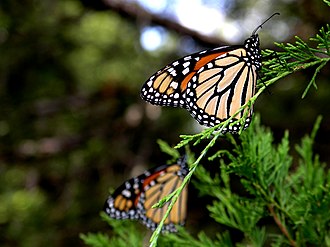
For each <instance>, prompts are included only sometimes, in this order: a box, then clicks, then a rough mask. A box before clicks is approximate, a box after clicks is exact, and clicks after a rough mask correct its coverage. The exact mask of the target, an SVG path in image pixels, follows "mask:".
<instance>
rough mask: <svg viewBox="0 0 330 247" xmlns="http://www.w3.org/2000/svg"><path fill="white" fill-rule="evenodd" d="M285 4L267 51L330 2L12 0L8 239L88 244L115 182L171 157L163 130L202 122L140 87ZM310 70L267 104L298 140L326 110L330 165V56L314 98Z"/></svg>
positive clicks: (319, 142) (325, 17) (2, 53)
mask: <svg viewBox="0 0 330 247" xmlns="http://www.w3.org/2000/svg"><path fill="white" fill-rule="evenodd" d="M274 12H280V13H281V15H280V16H276V17H274V18H273V19H272V20H271V21H269V22H268V23H267V24H266V25H264V26H263V28H262V29H261V30H260V31H259V35H260V38H261V42H262V44H261V48H269V49H276V47H275V46H274V44H273V42H294V36H295V35H297V36H299V37H301V38H302V39H305V40H307V39H308V38H309V37H312V36H314V35H315V34H316V33H317V32H318V30H319V29H320V28H321V27H322V26H325V25H326V23H329V21H330V18H329V7H327V5H326V4H325V3H323V2H322V1H321V0H312V1H310V0H276V1H270V0H267V1H265V0H253V1H252V0H245V1H240V0H224V1H219V0H167V1H166V0H159V1H154V0H125V1H120V0H117V1H111V0H107V1H106V0H104V1H101V0H95V1H93V0H80V1H79V0H62V1H60V0H58V1H53V0H25V1H18V0H1V3H0V138H1V141H0V245H1V246H46V245H47V246H49V247H51V246H82V245H83V243H82V241H81V240H80V239H79V237H78V235H79V233H87V232H89V231H91V232H97V231H107V230H108V227H107V225H106V224H105V223H104V222H102V221H101V219H100V217H99V212H100V211H101V210H102V207H103V203H104V201H105V199H106V197H107V196H108V193H109V188H110V187H112V188H115V187H116V186H118V185H120V184H121V183H122V182H123V181H124V180H125V179H127V178H129V177H131V176H134V175H137V174H139V173H141V172H142V171H143V170H144V169H147V168H150V167H152V166H153V165H160V164H163V163H165V162H166V160H167V159H168V158H169V157H168V156H167V155H165V154H163V153H161V151H160V150H159V147H158V145H157V143H156V140H157V139H163V140H165V141H166V142H168V143H169V144H170V145H175V144H176V143H178V142H179V141H180V138H179V135H180V134H193V133H196V132H199V131H201V130H202V128H201V127H200V126H199V125H198V124H197V123H196V122H195V121H194V120H193V119H192V118H191V117H190V116H189V114H188V113H187V112H186V111H185V110H182V109H168V108H159V107H154V106H151V105H148V104H146V103H145V102H143V101H142V100H141V99H140V97H139V91H140V88H141V85H142V84H143V83H144V82H145V81H146V79H147V78H148V77H149V76H150V75H152V74H153V73H154V72H155V71H157V70H158V69H159V68H161V67H163V66H165V65H166V64H167V63H169V62H171V61H173V60H174V59H176V58H179V57H181V56H184V55H186V54H188V53H193V52H197V51H199V50H202V49H206V48H213V47H216V46H219V45H224V44H240V43H242V42H243V41H244V40H245V39H246V38H247V37H249V36H250V35H251V32H252V31H253V30H254V29H255V28H256V27H257V26H258V25H259V24H260V23H261V22H262V21H263V20H265V19H266V18H267V17H268V16H270V15H271V14H272V13H274ZM310 44H311V45H313V43H312V42H310ZM312 75H313V69H308V70H305V71H302V72H299V73H296V74H293V75H291V76H289V77H287V78H285V79H283V80H281V81H279V82H278V83H276V84H275V85H272V86H271V87H269V90H268V91H269V93H265V94H263V95H262V96H261V97H260V98H259V99H258V101H257V103H256V105H255V111H256V112H259V113H260V115H261V120H262V123H263V124H265V125H267V126H269V127H270V128H271V129H272V130H273V131H274V134H275V137H276V138H278V139H279V138H281V137H282V135H283V132H284V131H285V130H289V131H290V140H291V141H292V143H295V142H297V141H298V140H299V139H300V138H301V137H302V136H304V135H305V134H306V133H309V132H310V130H311V128H312V126H313V123H314V121H315V119H316V117H317V116H318V115H323V117H324V118H323V121H322V125H321V129H320V131H319V134H318V136H317V138H316V143H315V151H316V152H317V153H319V154H320V159H321V160H322V161H324V162H326V163H328V162H329V161H330V158H329V156H328V154H329V152H330V146H329V136H330V129H329V125H330V114H329V110H330V85H329V78H330V69H329V66H326V67H324V68H323V70H322V71H321V73H320V74H319V76H318V78H317V85H318V89H317V90H315V89H314V88H312V89H311V90H310V92H309V93H308V95H307V97H306V98H305V99H303V100H302V99H301V95H302V93H303V91H304V89H305V87H306V86H307V84H308V82H309V80H310V79H311V77H312ZM276 138H275V140H278V139H276ZM197 150H198V149H197ZM292 152H293V153H294V147H293V148H292ZM192 191H194V190H192ZM196 198H197V196H196V195H194V193H193V192H192V193H190V199H189V200H190V202H192V204H194V203H195V202H196ZM200 208H202V209H199V210H196V207H195V208H194V207H193V209H192V210H191V217H192V218H193V219H194V218H198V215H197V216H196V214H198V212H200V211H205V205H204V206H200ZM203 208H204V209H203ZM192 225H193V224H192ZM187 227H188V228H189V227H193V226H189V225H188V226H187ZM195 227H196V225H195Z"/></svg>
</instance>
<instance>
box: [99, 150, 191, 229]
mask: <svg viewBox="0 0 330 247" xmlns="http://www.w3.org/2000/svg"><path fill="white" fill-rule="evenodd" d="M188 171H189V169H188V166H187V164H186V157H185V156H184V157H182V158H180V159H179V160H178V161H177V162H176V163H175V164H172V165H161V166H158V167H155V168H152V169H150V170H147V171H145V172H144V173H143V174H141V175H139V176H137V177H134V178H131V179H129V180H127V181H126V182H124V183H123V184H122V185H121V186H119V187H118V188H117V189H116V190H115V192H114V193H113V194H112V195H111V196H109V197H108V199H107V201H106V202H105V205H104V211H105V212H106V213H107V214H108V215H109V216H110V217H111V218H114V219H136V220H140V221H141V222H142V223H143V224H144V225H146V226H147V227H148V228H150V229H151V230H155V229H156V228H157V226H158V224H159V222H160V221H161V220H162V218H163V216H164V214H165V212H166V211H167V208H168V205H169V204H168V203H166V204H165V205H164V206H163V207H162V208H151V207H152V206H153V205H154V204H155V203H157V202H158V201H159V200H160V199H162V198H164V197H165V196H166V195H169V194H170V193H172V192H173V191H174V190H176V189H177V188H178V187H179V186H180V185H181V184H182V181H183V178H184V177H185V176H186V175H187V173H188ZM186 213H187V188H186V187H185V188H184V189H183V191H182V193H181V194H180V196H179V198H178V200H177V201H176V202H175V204H174V206H173V208H172V210H171V212H170V214H169V216H168V217H167V219H166V221H165V223H164V225H163V228H162V231H169V232H175V231H176V228H175V225H177V224H178V225H183V224H184V222H185V219H186Z"/></svg>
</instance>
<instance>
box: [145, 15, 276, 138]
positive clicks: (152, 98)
mask: <svg viewBox="0 0 330 247" xmlns="http://www.w3.org/2000/svg"><path fill="white" fill-rule="evenodd" d="M278 14H279V13H274V14H273V15H272V16H270V17H269V18H268V19H267V20H265V21H264V22H263V23H262V24H261V25H259V26H258V27H257V28H256V29H255V30H254V31H253V32H252V35H251V37H249V38H248V39H246V40H245V42H244V44H243V45H233V46H221V47H217V48H215V49H211V50H206V51H201V52H198V53H194V54H191V55H188V56H185V57H183V58H181V59H179V60H176V61H174V62H172V63H171V64H169V65H167V66H165V67H164V68H162V69H160V70H159V71H157V72H156V73H155V74H154V75H152V76H151V77H150V78H149V79H148V80H147V81H146V82H145V84H144V85H143V87H142V89H141V97H142V99H144V100H145V101H147V102H149V103H151V104H154V105H160V106H171V107H181V108H185V109H186V110H188V112H189V113H190V114H191V115H192V116H193V118H195V119H196V120H197V121H198V122H199V123H200V124H201V125H205V126H207V127H213V126H215V125H217V124H220V123H223V122H224V121H226V120H228V119H229V118H230V117H232V116H234V114H236V113H237V112H238V111H239V109H240V108H241V107H242V106H243V105H244V104H246V103H247V102H248V101H249V99H250V98H251V97H253V95H254V94H255V90H256V83H257V78H258V71H259V70H260V69H261V52H260V48H259V45H260V42H259V36H258V34H257V31H258V30H259V29H260V28H261V27H262V25H263V24H265V23H266V22H267V21H268V20H269V19H270V18H272V17H273V16H274V15H278ZM246 111H248V112H246ZM252 112H253V109H252V107H251V108H250V109H249V110H248V109H245V110H244V111H241V112H239V113H238V114H237V115H235V117H234V118H232V119H231V122H234V121H236V120H238V119H241V118H242V117H243V116H244V115H247V118H246V120H245V123H244V126H243V128H247V127H248V126H249V124H250V122H251V117H252ZM240 128H241V125H240V124H239V123H238V124H234V125H229V126H228V127H227V128H223V129H222V133H226V132H229V133H237V132H238V131H239V130H240Z"/></svg>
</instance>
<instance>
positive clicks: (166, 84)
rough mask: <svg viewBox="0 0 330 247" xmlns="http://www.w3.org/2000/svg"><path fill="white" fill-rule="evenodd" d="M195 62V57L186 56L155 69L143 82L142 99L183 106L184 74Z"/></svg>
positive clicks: (166, 104)
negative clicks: (157, 69)
mask: <svg viewBox="0 0 330 247" xmlns="http://www.w3.org/2000/svg"><path fill="white" fill-rule="evenodd" d="M195 63H196V57H194V56H193V55H192V56H186V57H183V58H181V59H179V60H176V61H174V62H172V63H171V64H169V65H167V66H166V67H164V68H162V69H160V70H159V71H157V72H156V73H155V74H154V75H152V76H151V77H150V78H149V79H148V80H147V81H146V82H145V83H144V85H143V87H142V89H141V97H142V99H144V100H145V101H147V102H149V103H151V104H153V105H160V106H172V107H185V105H186V101H185V87H186V85H185V83H184V80H185V78H186V76H185V75H186V74H187V73H189V71H190V70H191V68H192V67H193V66H194V64H195Z"/></svg>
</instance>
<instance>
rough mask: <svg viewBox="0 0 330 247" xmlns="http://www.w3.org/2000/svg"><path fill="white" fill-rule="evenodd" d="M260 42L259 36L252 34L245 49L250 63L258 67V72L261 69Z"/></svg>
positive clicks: (246, 41)
mask: <svg viewBox="0 0 330 247" xmlns="http://www.w3.org/2000/svg"><path fill="white" fill-rule="evenodd" d="M259 46H260V40H259V36H258V34H252V35H251V37H250V38H248V39H247V40H245V42H244V47H245V49H246V51H247V53H248V57H249V58H250V60H251V61H250V62H251V63H252V64H253V65H254V66H255V67H256V69H257V70H259V69H260V68H261V51H260V48H259Z"/></svg>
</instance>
